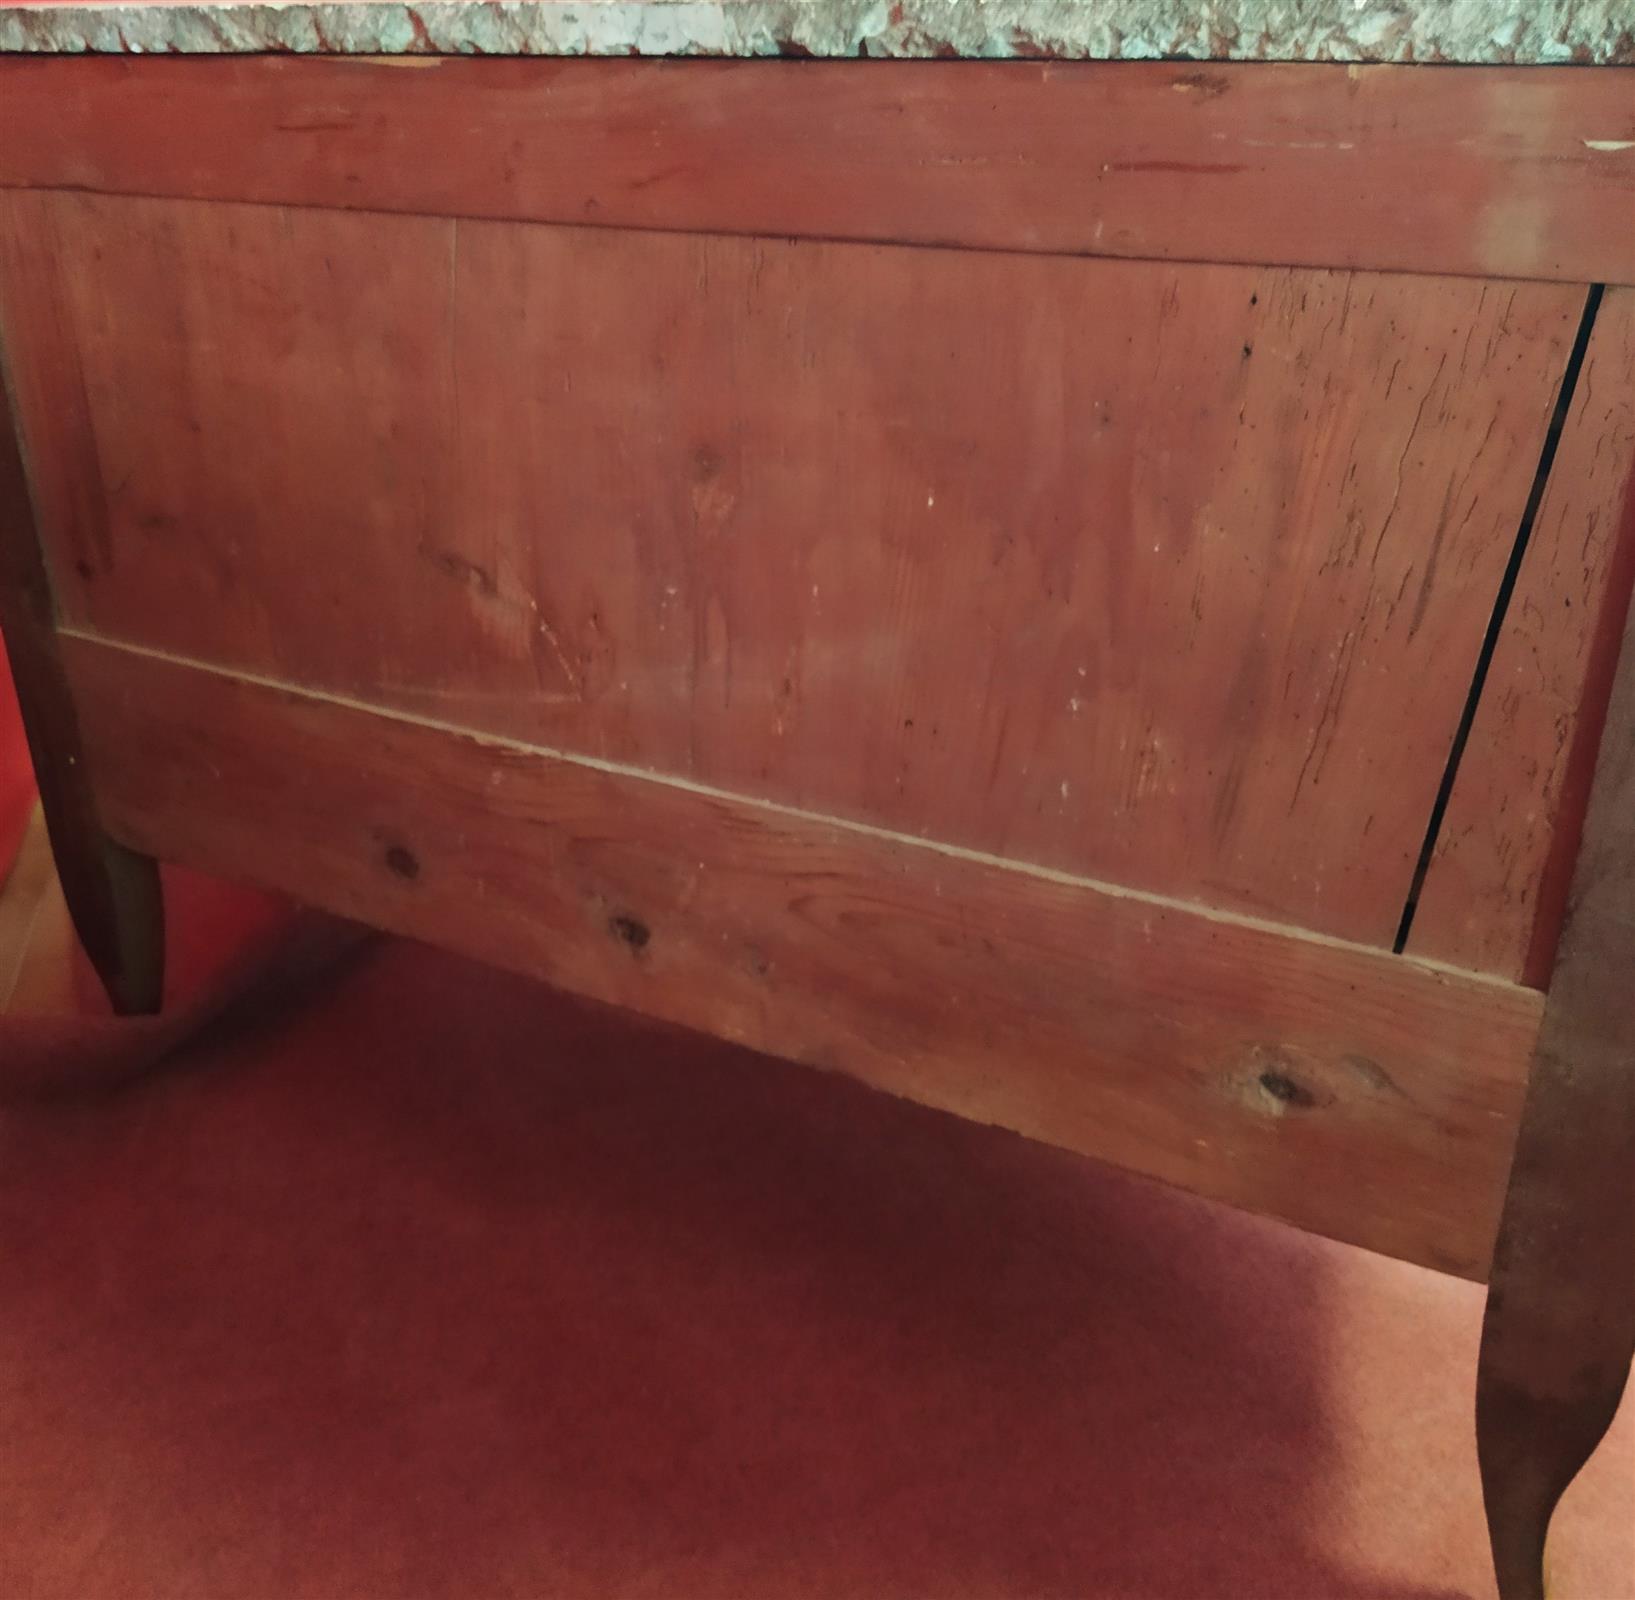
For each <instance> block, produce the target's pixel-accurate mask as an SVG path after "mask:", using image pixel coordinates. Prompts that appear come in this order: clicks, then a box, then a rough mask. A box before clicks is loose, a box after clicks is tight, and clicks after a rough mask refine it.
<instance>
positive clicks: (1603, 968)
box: [1476, 495, 1635, 1600]
mask: <svg viewBox="0 0 1635 1600" xmlns="http://www.w3.org/2000/svg"><path fill="white" fill-rule="evenodd" d="M1630 524H1635V495H1632V496H1631V497H1630V499H1629V501H1628V513H1627V517H1626V526H1627V525H1630ZM1632 531H1635V530H1632ZM1632 1358H1635V612H1632V613H1631V616H1630V620H1629V624H1628V626H1627V627H1626V629H1625V631H1624V635H1623V650H1622V655H1621V658H1620V660H1619V663H1618V668H1617V678H1616V682H1615V684H1614V688H1613V693H1612V703H1611V709H1610V712H1609V714H1608V716H1607V720H1606V735H1605V737H1604V738H1603V740H1602V741H1601V748H1600V757H1599V760H1598V761H1597V763H1596V769H1595V784H1594V792H1593V794H1592V797H1591V800H1590V808H1589V815H1588V818H1587V820H1586V822H1585V825H1584V836H1583V846H1582V849H1581V851H1580V853H1579V857H1578V864H1577V867H1576V869H1575V870H1574V873H1573V880H1572V896H1571V902H1570V905H1569V907H1568V912H1567V920H1566V924H1565V927H1564V929H1563V932H1562V937H1561V951H1560V957H1559V959H1558V961H1557V962H1556V965H1555V970H1554V973H1553V974H1552V976H1551V979H1550V993H1549V999H1548V1001H1547V1004H1546V1006H1545V1012H1544V1025H1543V1028H1542V1030H1541V1032H1540V1036H1539V1041H1538V1053H1537V1055H1536V1056H1535V1057H1534V1060H1533V1066H1532V1072H1531V1076H1530V1078H1529V1082H1528V1086H1527V1101H1526V1109H1525V1111H1524V1113H1523V1117H1522V1126H1521V1132H1520V1136H1519V1138H1518V1141H1517V1147H1516V1157H1515V1165H1514V1167H1513V1168H1512V1170H1511V1174H1510V1182H1509V1188H1508V1191H1507V1193H1506V1196H1505V1204H1504V1213H1503V1222H1502V1225H1501V1228H1500V1231H1499V1240H1498V1246H1497V1249H1496V1252H1495V1255H1494V1260H1493V1275H1492V1283H1491V1286H1490V1288H1489V1290H1488V1299H1487V1316H1486V1319H1485V1321H1484V1323H1483V1328H1482V1351H1481V1360H1480V1367H1479V1371H1478V1377H1477V1389H1476V1427H1477V1445H1478V1452H1479V1455H1480V1458H1481V1466H1482V1485H1483V1489H1484V1491H1485V1494H1486V1498H1487V1507H1488V1522H1489V1527H1490V1529H1491V1532H1492V1535H1493V1554H1494V1562H1495V1565H1496V1567H1497V1569H1498V1574H1499V1590H1500V1594H1501V1595H1502V1596H1503V1600H1543V1596H1544V1577H1543V1557H1544V1538H1545V1532H1546V1530H1547V1528H1548V1526H1549V1521H1550V1516H1551V1513H1552V1512H1553V1511H1554V1509H1555V1505H1556V1502H1557V1500H1559V1499H1560V1497H1561V1494H1562V1492H1563V1491H1564V1490H1565V1489H1566V1487H1567V1485H1568V1484H1569V1483H1570V1482H1571V1481H1572V1479H1573V1477H1574V1476H1575V1475H1576V1473H1577V1472H1578V1469H1579V1468H1580V1467H1581V1466H1582V1465H1583V1464H1584V1462H1585V1461H1586V1460H1588V1459H1589V1455H1590V1452H1591V1451H1593V1450H1594V1448H1595V1447H1596V1445H1597V1444H1599V1443H1600V1440H1601V1436H1602V1435H1603V1434H1604V1433H1605V1432H1606V1430H1607V1427H1608V1425H1609V1424H1610V1423H1611V1421H1612V1418H1613V1414H1614V1413H1615V1412H1616V1411H1617V1409H1618V1400H1619V1397H1620V1395H1621V1394H1622V1393H1623V1389H1624V1385H1625V1383H1626V1381H1627V1379H1628V1375H1629V1368H1630V1361H1631V1359H1632Z"/></svg>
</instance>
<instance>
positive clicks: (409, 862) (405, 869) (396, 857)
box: [386, 844, 420, 878]
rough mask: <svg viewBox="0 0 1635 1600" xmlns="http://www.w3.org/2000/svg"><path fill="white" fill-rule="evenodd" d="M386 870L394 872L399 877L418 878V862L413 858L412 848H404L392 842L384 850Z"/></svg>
mask: <svg viewBox="0 0 1635 1600" xmlns="http://www.w3.org/2000/svg"><path fill="white" fill-rule="evenodd" d="M386 866H387V870H388V871H391V872H395V873H396V874H397V875H398V877H400V878H418V877H419V876H420V863H419V862H418V861H417V860H416V859H415V857H414V852H413V851H412V850H405V849H404V848H403V846H402V845H400V844H394V845H392V846H390V847H389V848H388V849H387V851H386Z"/></svg>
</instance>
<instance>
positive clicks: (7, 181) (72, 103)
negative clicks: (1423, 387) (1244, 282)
mask: <svg viewBox="0 0 1635 1600" xmlns="http://www.w3.org/2000/svg"><path fill="white" fill-rule="evenodd" d="M414 65H415V67H416V68H417V69H418V70H405V69H404V66H403V64H401V63H391V62H379V61H366V60H344V59H323V58H317V59H298V58H279V57H245V58H236V59H232V58H229V59H215V60H210V59H199V58H194V59H160V58H143V59H138V60H131V59H120V58H113V57H100V58H99V57H86V58H32V57H13V58H10V59H3V60H0V186H5V185H13V186H30V187H47V188H53V187H55V188H80V189H94V190H103V191H109V192H118V193H127V194H154V195H175V196H189V197H193V198H199V199H217V200H224V199H226V200H255V201H271V202H278V203H284V204H295V205H324V206H343V207H372V208H377V209H383V210H392V211H411V212H421V213H428V214H435V215H444V216H456V215H458V216H467V217H494V218H515V219H523V220H533V221H541V222H574V223H592V224H599V225H607V226H618V227H631V228H659V229H680V230H687V231H694V230H701V231H712V232H720V233H752V234H770V235H782V236H796V235H804V236H811V237H828V238H844V239H867V240H895V241H902V242H911V243H918V244H939V245H961V246H968V247H977V248H989V249H1009V250H1036V251H1055V252H1068V253H1075V254H1086V255H1110V256H1138V257H1160V258H1166V259H1172V260H1203V261H1235V262H1267V263H1273V264H1281V265H1305V266H1329V267H1373V268H1388V269H1402V270H1408V271H1416V272H1434V273H1461V274H1474V275H1477V276H1484V277H1487V276H1496V277H1517V278H1551V279H1564V280H1571V281H1579V282H1584V281H1600V282H1621V283H1629V282H1635V229H1632V228H1631V227H1630V225H1629V218H1630V216H1631V214H1632V211H1635V95H1631V93H1630V88H1629V82H1628V76H1627V74H1625V73H1621V72H1617V71H1605V72H1593V71H1582V70H1578V69H1573V68H1562V69H1554V68H1540V67H1527V68H1521V69H1507V68H1479V67H1472V68H1465V69H1461V70H1457V71H1438V70H1426V69H1423V68H1418V67H1395V66H1376V67H1356V66H1353V67H1340V66H1334V65H1317V64H1313V65H1306V64H1251V65H1207V66H1203V65H1199V64H1197V63H1191V62H1112V63H1095V62H1085V63H1071V64H1064V63H1038V62H926V63H918V62H902V63H889V62H823V63H799V62H753V61H713V62H673V61H525V60H503V61H502V60H481V61H473V60H459V59H449V58H431V59H428V60H426V61H421V62H416V63H415V64H414Z"/></svg>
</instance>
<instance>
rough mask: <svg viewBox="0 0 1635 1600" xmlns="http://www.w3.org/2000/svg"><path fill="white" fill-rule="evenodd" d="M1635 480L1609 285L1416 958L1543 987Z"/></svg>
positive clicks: (1622, 314) (1579, 813) (1614, 652)
mask: <svg viewBox="0 0 1635 1600" xmlns="http://www.w3.org/2000/svg"><path fill="white" fill-rule="evenodd" d="M1632 92H1635V86H1632ZM1631 230H1632V231H1635V214H1632V218H1631ZM1632 471H1635V290H1632V289H1612V290H1609V291H1608V292H1607V294H1606V296H1605V298H1604V299H1603V300H1602V302H1601V306H1600V309H1599V312H1598V314H1597V316H1596V321H1595V327H1594V330H1593V332H1592V335H1591V339H1590V344H1589V347H1588V349H1587V351H1586V353H1585V358H1584V366H1583V370H1582V372H1581V374H1580V376H1579V381H1578V387H1577V390H1576V393H1575V395H1574V399H1573V406H1572V411H1571V414H1570V415H1569V416H1568V418H1567V420H1566V425H1565V427H1564V428H1563V430H1562V435H1561V442H1560V446H1559V449H1558V450H1557V453H1556V457H1555V460H1554V463H1553V464H1552V468H1551V472H1550V478H1549V482H1548V484H1547V485H1546V488H1545V493H1544V499H1543V501H1542V502H1541V504H1540V506H1539V514H1538V518H1537V521H1536V523H1535V525H1534V528H1533V534H1532V538H1531V541H1530V542H1529V544H1528V548H1527V555H1526V559H1525V561H1524V562H1523V565H1522V568H1521V572H1520V574H1519V577H1518V579H1517V584H1516V589H1515V592H1514V594H1513V596H1512V598H1511V603H1510V607H1509V610H1508V612H1507V614H1506V617H1505V624H1504V630H1503V632H1502V633H1501V634H1500V636H1499V642H1498V647H1497V649H1496V650H1495V652H1494V656H1493V663H1492V667H1491V670H1490V671H1489V674H1488V679H1487V683H1486V685H1485V688H1484V691H1483V695H1482V698H1481V701H1480V702H1479V703H1478V706H1477V712H1476V720H1475V722H1474V723H1473V724H1472V727H1471V734H1470V739H1469V741H1468V743H1467V744H1466V746H1465V751H1464V755H1463V758H1462V759H1461V761H1460V764H1459V773H1458V778H1457V780H1456V782H1455V784H1454V788H1453V792H1452V795H1451V797H1450V800H1449V805H1448V810H1447V813H1446V815H1445V816H1444V818H1443V823H1442V829H1441V836H1440V842H1439V844H1438V846H1437V851H1436V854H1435V856H1434V857H1433V859H1432V862H1431V865H1430V870H1429V871H1428V872H1427V874H1426V877H1425V884H1424V890H1423V892H1422V894H1421V895H1420V900H1419V907H1418V911H1417V912H1416V914H1415V917H1414V921H1413V927H1412V930H1411V935H1410V938H1409V943H1408V948H1409V949H1410V950H1411V951H1413V952H1414V953H1415V954H1417V955H1422V956H1426V957H1429V958H1431V959H1433V960H1437V961H1446V962H1449V963H1451V964H1452V965H1454V966H1465V967H1473V968H1477V969H1479V970H1480V971H1483V972H1492V973H1497V974H1499V975H1501V976H1503V977H1507V978H1519V979H1521V980H1523V981H1524V982H1527V983H1531V984H1534V985H1536V986H1537V987H1539V988H1542V987H1543V986H1544V984H1545V982H1546V981H1547V980H1548V978H1549V973H1550V966H1551V963H1552V961H1553V960H1554V957H1555V946H1556V938H1557V935H1558V933H1559V931H1560V927H1561V917H1562V913H1563V910H1564V902H1565V898H1566V892H1567V883H1568V879H1569V875H1570V873H1571V871H1572V865H1573V860H1574V858H1575V856H1576V854H1577V850H1578V839H1579V832H1580V828H1581V826H1582V823H1583V817H1584V808H1585V805H1586V803H1587V801H1588V798H1589V785H1590V774H1591V772H1592V770H1593V768H1594V764H1595V750H1596V740H1597V736H1598V734H1599V730H1600V727H1601V717H1602V714H1603V712H1604V711H1605V708H1606V701H1607V695H1608V693H1609V691H1610V689H1611V685H1612V671H1613V665H1614V663H1615V662H1616V660H1617V658H1618V641H1619V639H1620V638H1621V636H1622V634H1623V626H1624V617H1625V615H1626V613H1627V610H1628V606H1629V598H1630V588H1631V583H1632V580H1635V528H1631V526H1630V525H1629V523H1628V522H1627V521H1625V520H1624V519H1623V517H1622V509H1623V505H1624V501H1625V494H1626V486H1627V485H1628V483H1629V481H1630V475H1631V472H1632Z"/></svg>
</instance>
